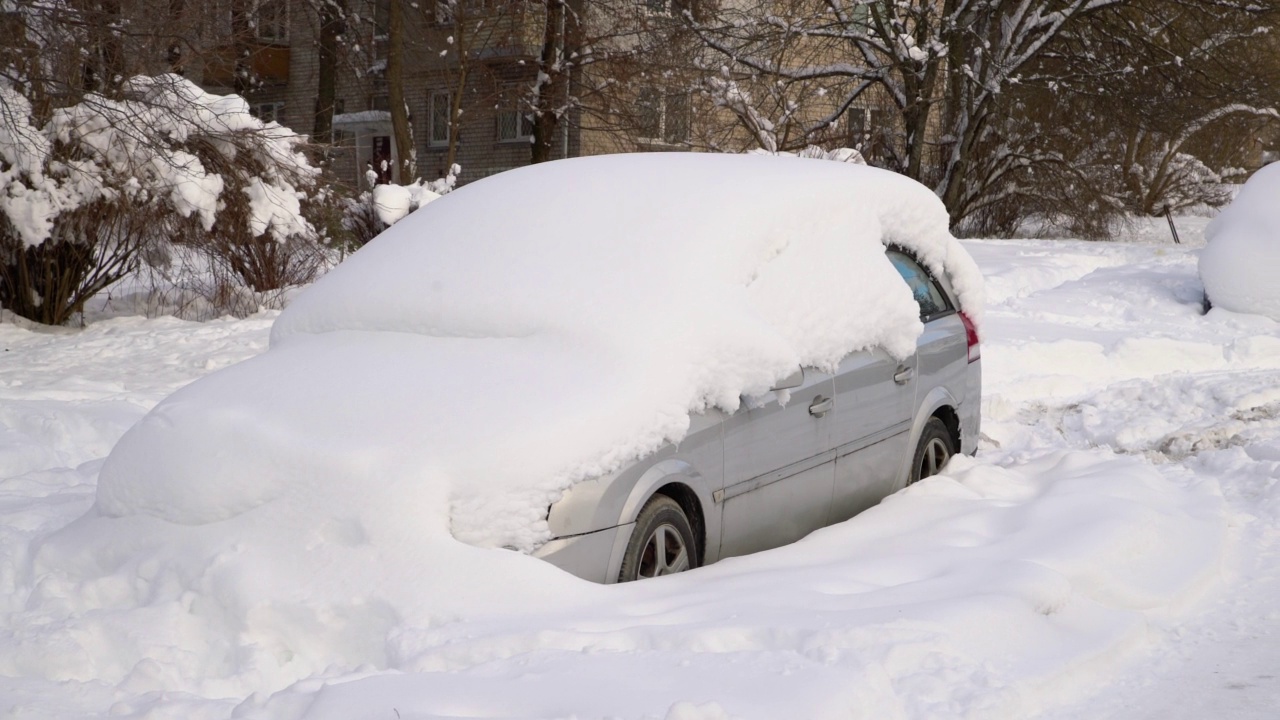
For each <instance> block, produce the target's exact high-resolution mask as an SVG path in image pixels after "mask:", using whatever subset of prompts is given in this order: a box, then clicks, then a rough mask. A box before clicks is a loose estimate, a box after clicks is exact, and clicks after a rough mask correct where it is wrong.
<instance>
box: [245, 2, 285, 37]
mask: <svg viewBox="0 0 1280 720" xmlns="http://www.w3.org/2000/svg"><path fill="white" fill-rule="evenodd" d="M264 4H265V5H268V6H270V7H272V8H273V9H276V10H281V11H283V13H282V14H283V16H284V17H283V18H282V24H281V25H280V26H279V29H280V31H281V32H280V33H278V34H274V35H267V34H264V33H263V26H264V23H263V22H262V7H263V5H264ZM291 4H292V3H291V2H290V1H289V0H254V2H253V6H252V7H251V8H250V15H249V17H250V18H252V19H253V36H254V37H255V38H257V39H259V40H266V41H267V42H277V43H287V42H289V21H290V20H291V19H292V16H291V15H290V5H291Z"/></svg>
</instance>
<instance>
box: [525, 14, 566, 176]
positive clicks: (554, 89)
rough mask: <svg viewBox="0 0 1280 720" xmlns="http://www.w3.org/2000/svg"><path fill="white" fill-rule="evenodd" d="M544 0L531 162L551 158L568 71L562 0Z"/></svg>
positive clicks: (544, 160)
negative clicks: (544, 9) (544, 11)
mask: <svg viewBox="0 0 1280 720" xmlns="http://www.w3.org/2000/svg"><path fill="white" fill-rule="evenodd" d="M544 2H545V5H546V9H547V10H546V13H545V26H544V27H543V32H542V57H541V58H539V60H538V79H537V81H536V84H535V86H534V87H535V90H536V95H535V98H534V106H533V110H534V115H533V145H532V154H531V156H530V158H529V161H530V162H531V163H540V162H546V161H547V160H550V159H551V152H552V149H553V148H554V143H555V137H556V128H557V127H558V126H559V120H560V115H559V112H560V110H561V109H562V108H561V107H559V106H560V105H562V104H563V103H564V98H563V97H562V96H563V95H565V92H564V91H565V89H566V85H567V73H568V70H567V68H566V67H565V57H564V39H565V38H564V29H565V6H564V3H565V0H544Z"/></svg>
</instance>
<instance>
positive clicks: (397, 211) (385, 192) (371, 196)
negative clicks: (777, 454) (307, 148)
mask: <svg viewBox="0 0 1280 720" xmlns="http://www.w3.org/2000/svg"><path fill="white" fill-rule="evenodd" d="M461 172H462V167H461V166H459V165H456V164H455V165H453V166H452V167H450V168H449V173H448V174H447V175H445V176H444V177H442V178H439V179H438V180H430V181H427V180H418V181H416V182H414V183H412V184H410V185H391V184H385V185H375V186H374V187H373V189H372V190H370V191H367V192H363V193H360V195H359V196H358V197H354V198H347V199H346V201H345V207H344V209H343V218H342V226H343V229H344V230H346V231H347V233H348V234H349V237H350V240H351V243H352V244H353V245H355V246H356V247H363V246H364V245H365V244H367V243H368V242H369V241H370V240H372V239H374V238H375V237H377V236H378V235H379V234H381V233H382V231H383V230H386V229H387V228H389V227H391V226H392V225H394V224H396V223H397V222H399V221H400V220H401V219H403V218H404V217H405V216H406V215H408V214H409V213H411V212H413V211H414V210H417V209H418V208H420V207H422V206H423V205H426V204H427V203H429V202H431V201H432V200H435V199H437V198H439V197H440V196H441V195H444V194H446V193H448V192H449V191H451V190H453V188H454V185H456V184H457V182H458V174H459V173H461Z"/></svg>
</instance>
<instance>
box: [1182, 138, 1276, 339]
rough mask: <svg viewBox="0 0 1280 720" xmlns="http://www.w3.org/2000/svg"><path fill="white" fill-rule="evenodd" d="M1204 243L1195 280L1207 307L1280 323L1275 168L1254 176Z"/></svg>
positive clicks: (1269, 167)
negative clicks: (1206, 301) (1266, 318)
mask: <svg viewBox="0 0 1280 720" xmlns="http://www.w3.org/2000/svg"><path fill="white" fill-rule="evenodd" d="M1205 238H1206V240H1207V241H1208V244H1207V245H1206V246H1205V248H1204V250H1203V251H1202V252H1201V253H1200V278H1201V280H1203V281H1204V289H1205V293H1206V294H1207V295H1208V296H1209V300H1210V301H1211V302H1212V303H1213V305H1214V306H1215V307H1220V308H1224V309H1226V310H1231V311H1234V312H1241V313H1253V314H1257V315H1265V316H1267V317H1270V318H1272V319H1273V320H1280V283H1277V282H1276V272H1277V270H1280V163H1278V164H1272V165H1268V166H1266V167H1264V168H1262V169H1261V170H1259V171H1258V172H1256V173H1254V175H1253V177H1251V178H1249V181H1248V182H1247V183H1245V184H1244V187H1243V188H1241V189H1240V193H1239V194H1238V195H1237V196H1236V199H1235V200H1234V201H1233V202H1232V203H1231V205H1229V206H1227V209H1226V210H1223V211H1222V214H1221V215H1219V216H1218V217H1217V219H1215V220H1214V221H1213V222H1212V223H1211V224H1210V225H1209V227H1208V228H1207V229H1206V230H1205Z"/></svg>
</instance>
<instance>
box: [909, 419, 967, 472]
mask: <svg viewBox="0 0 1280 720" xmlns="http://www.w3.org/2000/svg"><path fill="white" fill-rule="evenodd" d="M955 454H956V448H955V443H954V442H953V441H952V439H951V432H950V431H949V430H947V426H946V424H944V423H943V422H942V421H941V420H939V419H938V418H936V417H932V418H929V422H927V423H925V425H924V430H923V431H922V432H921V433H920V442H919V443H918V444H917V445H916V454H915V457H913V458H912V459H911V482H916V481H918V480H921V479H923V478H927V477H929V476H930V475H937V474H938V473H939V472H941V471H942V468H943V466H944V465H946V464H947V461H948V460H950V459H951V456H952V455H955Z"/></svg>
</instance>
